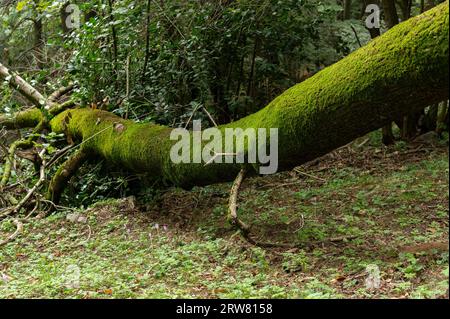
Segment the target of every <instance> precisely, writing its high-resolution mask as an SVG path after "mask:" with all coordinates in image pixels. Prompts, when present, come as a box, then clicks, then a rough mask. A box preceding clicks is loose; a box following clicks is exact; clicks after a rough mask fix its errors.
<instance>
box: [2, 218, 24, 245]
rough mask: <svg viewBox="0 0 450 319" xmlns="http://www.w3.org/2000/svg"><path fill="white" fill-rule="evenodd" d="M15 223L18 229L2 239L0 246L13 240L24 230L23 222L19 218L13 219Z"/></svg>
mask: <svg viewBox="0 0 450 319" xmlns="http://www.w3.org/2000/svg"><path fill="white" fill-rule="evenodd" d="M13 223H14V225H16V231H15V232H14V233H13V234H11V235H10V236H9V237H8V238H6V239H4V240H2V241H0V246H3V245H5V244H7V243H9V242H10V241H13V240H14V239H15V238H16V237H17V236H18V235H19V234H20V233H21V232H22V231H23V224H22V222H20V221H19V220H18V219H14V220H13Z"/></svg>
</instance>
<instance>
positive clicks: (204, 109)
mask: <svg viewBox="0 0 450 319" xmlns="http://www.w3.org/2000/svg"><path fill="white" fill-rule="evenodd" d="M202 109H203V111H205V113H206V115H208V117H209V119H210V120H211V122H212V123H213V124H214V126H215V127H217V123H216V121H214V119H213V117H212V116H211V114H210V113H209V112H208V110H207V109H206V108H205V107H204V106H203V105H202Z"/></svg>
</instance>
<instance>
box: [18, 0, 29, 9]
mask: <svg viewBox="0 0 450 319" xmlns="http://www.w3.org/2000/svg"><path fill="white" fill-rule="evenodd" d="M26 5H27V1H26V0H23V1H19V2H18V3H17V6H16V10H17V12H20V11H22V10H23V8H25V6H26Z"/></svg>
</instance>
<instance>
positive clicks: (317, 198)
mask: <svg viewBox="0 0 450 319" xmlns="http://www.w3.org/2000/svg"><path fill="white" fill-rule="evenodd" d="M368 138H369V140H367V139H366V137H365V138H361V139H358V140H357V141H355V142H354V143H352V144H351V145H350V146H347V147H344V148H341V149H339V150H338V151H335V152H333V153H331V154H329V155H327V156H325V157H324V158H322V159H321V160H320V161H316V162H315V163H312V164H311V163H310V164H307V165H304V166H301V167H298V168H297V169H296V170H293V171H291V172H285V173H280V174H276V175H272V176H267V177H254V178H248V179H246V180H245V181H244V183H243V187H242V190H241V192H240V194H239V204H240V205H239V214H240V216H241V217H242V219H243V220H244V221H246V222H247V223H249V224H251V225H252V226H253V227H252V229H253V234H254V235H255V236H256V237H257V238H259V239H261V240H264V241H272V242H280V243H281V242H282V243H294V242H295V243H299V245H300V247H301V248H295V249H286V248H284V249H283V248H271V249H263V248H258V247H254V246H252V245H251V244H249V243H248V242H246V241H245V240H244V239H243V238H242V237H241V236H240V235H239V234H237V233H236V231H235V229H233V227H232V226H230V224H229V223H228V222H227V220H226V214H227V203H228V195H229V190H230V185H231V184H230V183H225V184H218V185H212V186H208V187H202V188H194V189H193V190H191V191H184V190H180V189H170V190H169V191H168V192H165V193H164V194H161V196H160V197H159V198H158V200H152V201H145V199H142V198H141V199H138V200H137V201H136V200H135V199H134V198H133V197H128V198H125V199H117V200H116V199H111V200H107V201H104V202H100V203H97V204H95V205H93V206H91V207H90V208H89V209H87V210H80V209H78V210H77V209H75V210H74V209H63V210H60V211H58V212H57V213H55V214H53V215H51V216H49V217H47V218H44V219H40V220H33V221H32V223H27V224H25V228H24V232H23V233H22V234H21V236H20V237H18V238H17V239H16V241H14V242H11V243H9V244H7V245H6V246H4V247H2V248H1V249H0V298H19V297H31V298H43V297H47V298H56V297H60V298H217V297H218V298H252V297H254V298H448V284H449V280H448V279H449V260H448V236H449V225H448V223H449V195H448V194H449V181H448V178H449V162H448V144H447V143H448V139H447V141H444V142H442V141H441V142H439V143H431V144H430V143H429V142H424V143H411V144H405V143H402V142H399V143H397V144H396V145H394V146H391V147H383V146H380V145H379V142H377V141H379V140H380V136H379V134H378V133H375V134H371V135H368ZM364 142H365V143H364ZM361 144H363V145H361ZM305 173H306V174H305ZM142 202H145V204H142ZM13 230H14V226H13V225H10V224H7V223H4V224H3V226H2V229H0V236H2V238H4V237H5V236H7V234H9V233H10V232H11V231H13ZM337 237H338V238H337ZM330 238H335V239H336V238H337V239H338V240H337V241H336V242H329V241H327V240H329V239H330ZM339 238H340V239H339ZM321 242H322V243H321ZM312 243H315V244H312ZM378 272H379V279H380V280H379V282H378V281H377V273H378ZM371 279H372V280H371ZM370 283H372V285H370ZM368 284H369V285H368Z"/></svg>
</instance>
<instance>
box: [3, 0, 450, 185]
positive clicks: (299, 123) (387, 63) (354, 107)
mask: <svg viewBox="0 0 450 319" xmlns="http://www.w3.org/2000/svg"><path fill="white" fill-rule="evenodd" d="M448 32H449V28H448V2H446V3H444V4H442V5H440V6H438V7H436V8H434V9H432V10H430V11H427V12H426V13H424V14H423V15H421V16H418V17H416V18H412V19H409V20H408V21H406V22H403V23H401V24H399V25H397V26H395V27H393V28H392V29H391V30H389V31H388V32H386V33H385V34H384V35H382V36H380V37H377V38H376V39H374V40H373V41H371V42H370V43H369V44H368V45H367V46H365V47H363V48H361V49H359V50H357V51H355V52H354V53H352V54H350V55H349V56H348V57H346V58H344V59H343V60H341V61H339V62H337V63H335V64H333V65H332V66H330V67H327V68H325V69H324V70H322V71H320V72H318V73H316V74H315V75H314V76H312V77H310V78H309V79H307V80H306V81H304V82H302V83H300V84H298V85H296V86H294V87H292V88H290V89H288V90H287V91H286V92H284V93H283V94H282V95H280V96H279V97H277V98H276V99H275V100H274V101H273V102H271V103H270V104H269V105H268V106H266V107H265V108H263V109H262V110H260V111H259V112H257V113H254V114H252V115H249V116H247V117H245V118H243V119H241V120H239V121H236V122H233V123H230V124H227V125H221V126H219V128H220V129H221V130H222V131H223V130H225V129H226V128H236V127H240V128H242V129H246V128H267V129H269V128H278V130H279V132H278V134H279V135H278V136H279V139H278V142H279V143H278V145H279V151H278V155H279V157H278V158H279V170H286V169H291V168H292V167H294V166H296V165H299V164H302V163H304V162H307V161H310V160H312V159H315V158H317V157H319V156H322V155H324V154H326V153H328V152H330V151H332V150H333V149H336V148H338V147H340V146H342V145H345V144H347V143H349V142H351V141H352V140H354V139H355V138H357V137H360V136H363V135H364V134H367V133H369V132H371V131H373V130H376V129H379V128H380V127H382V126H384V125H386V124H387V123H390V122H391V121H392V120H393V119H396V118H399V117H401V116H403V115H405V114H406V113H409V112H411V111H416V110H420V109H422V108H423V105H425V104H433V103H438V102H440V101H443V100H446V99H448V95H449V92H448V85H449V71H448V60H449V58H448V42H449V39H448ZM27 112H29V113H30V114H34V115H33V116H34V117H39V116H37V111H36V110H35V109H32V110H29V111H26V112H25V113H22V114H20V117H21V118H22V119H25V118H27ZM1 122H2V118H1V117H0V123H1ZM10 122H11V121H10ZM23 122H26V123H28V124H30V121H28V122H27V121H26V120H23ZM5 123H6V124H4V125H5V126H8V124H7V123H9V122H7V121H5ZM12 123H13V124H14V123H15V124H16V125H17V119H16V120H15V121H12ZM49 127H50V128H51V130H52V131H53V132H56V133H65V134H70V135H71V136H72V138H74V139H75V140H78V141H80V142H81V141H83V144H82V148H83V152H85V154H89V155H91V156H96V157H97V158H103V159H105V160H106V161H108V162H110V163H112V164H116V165H119V166H121V167H123V168H127V169H128V170H130V171H134V172H138V173H146V174H147V175H148V176H149V178H163V179H164V180H166V181H168V182H170V183H172V184H176V185H180V186H185V187H190V186H194V185H205V184H211V183H215V182H223V181H230V180H233V179H234V178H235V176H236V175H237V174H238V172H239V171H240V170H241V168H242V165H241V164H236V163H232V164H225V163H224V164H218V163H211V164H209V165H206V166H205V163H198V164H193V163H189V164H175V163H173V162H172V161H171V159H170V156H169V154H170V149H171V147H172V146H173V145H174V144H175V143H176V141H172V140H170V138H169V136H170V132H171V128H168V127H164V126H160V125H156V124H150V123H145V124H142V123H141V124H139V123H134V122H132V121H129V120H124V119H122V118H120V117H118V116H116V115H114V114H112V113H108V112H105V111H100V110H92V109H88V108H84V109H73V110H66V111H64V112H62V113H60V114H58V115H56V116H55V117H54V118H53V119H51V121H50V122H49ZM192 135H193V133H192V132H191V138H192ZM208 142H209V141H204V142H203V145H204V144H206V143H208ZM243 151H245V150H243Z"/></svg>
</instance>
